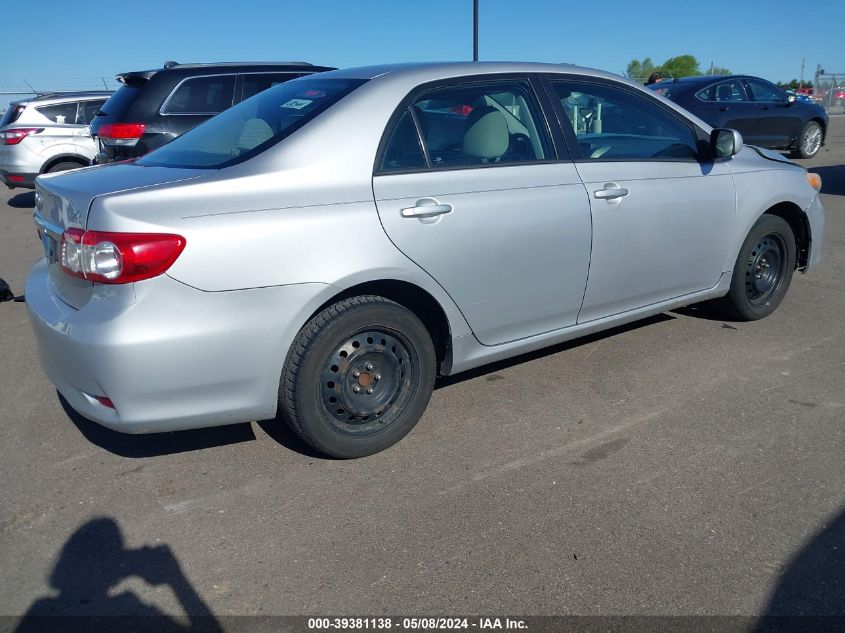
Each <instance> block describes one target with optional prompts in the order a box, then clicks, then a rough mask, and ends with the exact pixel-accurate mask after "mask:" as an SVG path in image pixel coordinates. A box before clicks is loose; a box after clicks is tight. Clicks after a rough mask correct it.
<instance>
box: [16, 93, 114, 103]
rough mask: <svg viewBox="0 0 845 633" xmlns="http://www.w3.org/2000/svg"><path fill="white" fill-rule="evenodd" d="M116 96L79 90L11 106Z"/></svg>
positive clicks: (49, 95)
mask: <svg viewBox="0 0 845 633" xmlns="http://www.w3.org/2000/svg"><path fill="white" fill-rule="evenodd" d="M112 94H114V91H113V90H77V91H74V92H50V93H47V94H39V95H37V96H35V97H31V98H29V99H20V100H18V101H12V102H11V103H10V104H9V106H18V105H29V104H31V103H33V104H38V105H42V104H45V103H65V102H67V101H78V100H79V99H86V98H91V99H96V98H97V97H105V98H108V97H110V96H112Z"/></svg>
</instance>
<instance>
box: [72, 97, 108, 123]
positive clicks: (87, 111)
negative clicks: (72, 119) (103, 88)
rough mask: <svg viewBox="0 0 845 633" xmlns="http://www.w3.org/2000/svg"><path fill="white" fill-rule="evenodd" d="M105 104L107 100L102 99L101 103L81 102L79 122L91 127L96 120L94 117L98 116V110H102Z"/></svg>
mask: <svg viewBox="0 0 845 633" xmlns="http://www.w3.org/2000/svg"><path fill="white" fill-rule="evenodd" d="M105 102H106V100H105V99H101V100H99V101H82V102H80V104H79V118H78V122H79V123H81V124H83V125H89V124H90V123H91V121H93V120H94V116H96V114H97V110H99V109H100V108H102V107H103V105H104V104H105Z"/></svg>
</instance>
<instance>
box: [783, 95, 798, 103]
mask: <svg viewBox="0 0 845 633" xmlns="http://www.w3.org/2000/svg"><path fill="white" fill-rule="evenodd" d="M796 101H798V97H796V96H795V95H787V97H786V102H787V103H795V102H796Z"/></svg>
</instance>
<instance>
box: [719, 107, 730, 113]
mask: <svg viewBox="0 0 845 633" xmlns="http://www.w3.org/2000/svg"><path fill="white" fill-rule="evenodd" d="M716 109H717V110H718V111H719V112H727V111H728V110H730V108H729V107H728V106H719V107H718V108H716Z"/></svg>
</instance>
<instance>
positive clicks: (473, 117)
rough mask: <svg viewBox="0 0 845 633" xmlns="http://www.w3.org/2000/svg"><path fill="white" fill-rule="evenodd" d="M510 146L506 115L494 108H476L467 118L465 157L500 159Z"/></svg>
mask: <svg viewBox="0 0 845 633" xmlns="http://www.w3.org/2000/svg"><path fill="white" fill-rule="evenodd" d="M509 145H510V135H509V134H508V123H507V121H505V115H504V114H502V113H501V112H499V111H498V110H497V109H496V108H494V107H492V106H480V107H477V108H475V109H474V110H473V111H472V112H471V113H470V115H469V117H468V118H467V124H466V131H465V132H464V155H465V156H468V157H472V158H487V159H489V158H499V157H500V156H502V155H503V154H504V153H505V152H506V151H508V146H509Z"/></svg>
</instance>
